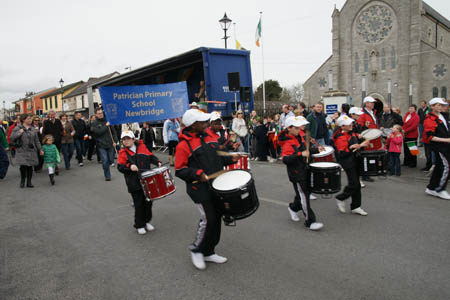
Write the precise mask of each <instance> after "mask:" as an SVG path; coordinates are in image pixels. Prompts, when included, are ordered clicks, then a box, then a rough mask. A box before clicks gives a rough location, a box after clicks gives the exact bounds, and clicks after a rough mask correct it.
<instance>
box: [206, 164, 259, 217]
mask: <svg viewBox="0 0 450 300" xmlns="http://www.w3.org/2000/svg"><path fill="white" fill-rule="evenodd" d="M211 186H212V189H213V191H214V193H215V194H216V196H217V198H218V199H219V203H220V206H221V208H222V212H223V215H224V216H225V217H232V218H233V219H235V220H240V219H245V218H247V217H249V216H251V215H252V214H254V213H255V211H256V210H257V209H258V207H259V199H258V195H257V194H256V189H255V182H254V180H253V178H252V175H251V174H250V173H249V172H247V171H243V170H232V171H228V172H226V173H224V174H222V175H220V176H218V177H217V178H216V179H214V181H213V182H212V185H211Z"/></svg>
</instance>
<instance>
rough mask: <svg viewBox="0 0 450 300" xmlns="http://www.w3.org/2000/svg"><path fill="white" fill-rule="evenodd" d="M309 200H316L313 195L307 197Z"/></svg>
mask: <svg viewBox="0 0 450 300" xmlns="http://www.w3.org/2000/svg"><path fill="white" fill-rule="evenodd" d="M309 200H317V197H316V196H314V195H313V194H311V195H309Z"/></svg>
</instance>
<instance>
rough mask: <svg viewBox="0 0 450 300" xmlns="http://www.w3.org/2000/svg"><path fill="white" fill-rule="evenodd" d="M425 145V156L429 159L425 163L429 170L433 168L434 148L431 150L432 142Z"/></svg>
mask: <svg viewBox="0 0 450 300" xmlns="http://www.w3.org/2000/svg"><path fill="white" fill-rule="evenodd" d="M423 147H424V149H425V157H426V159H427V161H426V163H425V169H426V170H429V169H430V168H431V166H432V165H433V159H432V150H431V147H430V144H428V143H424V144H423Z"/></svg>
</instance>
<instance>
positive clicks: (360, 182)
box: [359, 179, 366, 188]
mask: <svg viewBox="0 0 450 300" xmlns="http://www.w3.org/2000/svg"><path fill="white" fill-rule="evenodd" d="M359 184H360V185H361V187H362V188H365V187H366V185H365V184H364V182H363V181H362V180H361V179H360V180H359Z"/></svg>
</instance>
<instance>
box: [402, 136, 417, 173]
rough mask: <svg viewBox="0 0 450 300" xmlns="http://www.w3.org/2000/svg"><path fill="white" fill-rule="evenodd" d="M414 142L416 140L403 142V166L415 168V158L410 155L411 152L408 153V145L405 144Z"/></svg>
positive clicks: (407, 139) (408, 139)
mask: <svg viewBox="0 0 450 300" xmlns="http://www.w3.org/2000/svg"><path fill="white" fill-rule="evenodd" d="M411 141H415V142H417V138H405V139H404V142H403V153H404V154H405V157H404V159H403V164H404V165H405V166H408V167H411V168H415V167H417V156H415V155H412V154H411V152H409V148H408V145H407V144H406V142H411Z"/></svg>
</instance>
